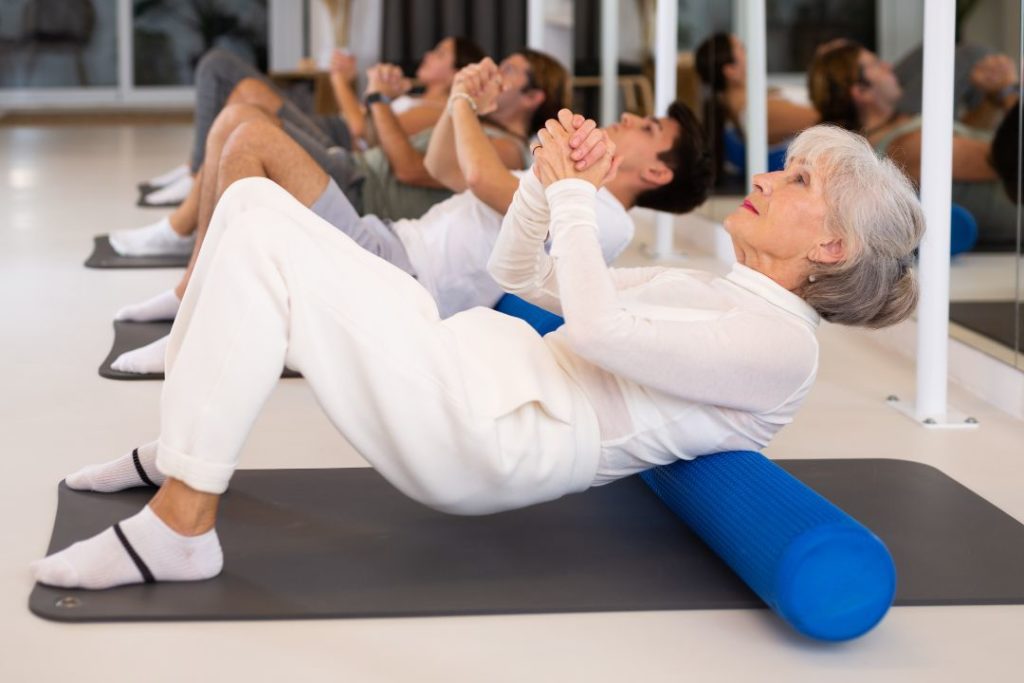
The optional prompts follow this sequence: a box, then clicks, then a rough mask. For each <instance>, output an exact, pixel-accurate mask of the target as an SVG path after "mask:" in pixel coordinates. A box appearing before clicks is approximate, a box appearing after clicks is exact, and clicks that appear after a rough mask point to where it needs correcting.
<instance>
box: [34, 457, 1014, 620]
mask: <svg viewBox="0 0 1024 683" xmlns="http://www.w3.org/2000/svg"><path fill="white" fill-rule="evenodd" d="M779 464H780V465H782V466H783V467H785V468H786V469H787V470H788V471H790V472H791V473H792V474H794V475H796V476H797V477H799V478H800V479H802V480H803V481H804V482H806V483H807V484H809V485H810V486H812V487H814V488H815V489H817V490H818V491H819V492H820V493H822V494H823V495H825V496H826V497H828V498H830V499H831V500H832V501H833V502H835V503H836V504H837V505H839V506H840V507H842V508H844V509H845V510H846V511H847V512H849V513H850V514H852V515H853V516H854V517H856V518H858V519H860V520H861V521H862V522H863V523H864V524H866V525H867V526H868V527H870V528H871V529H873V530H874V531H875V532H876V533H877V534H878V535H879V536H880V537H881V538H882V539H883V540H884V541H885V542H886V543H887V544H888V546H889V549H890V550H891V552H892V554H893V557H894V559H895V561H896V567H897V571H898V576H899V579H898V590H897V595H896V604H897V605H960V604H985V605H987V604H1020V603H1024V525H1021V524H1020V523H1018V522H1017V521H1015V520H1014V519H1013V518H1012V517H1010V516H1009V515H1007V514H1005V513H1004V512H1002V511H1001V510H999V509H998V508H996V507H995V506H993V505H992V504H990V503H988V502H987V501H985V500H984V499H982V498H980V497H979V496H977V495H975V494H974V493H972V492H971V491H970V490H968V489H967V488H965V487H963V486H961V485H960V484H958V483H957V482H955V481H953V480H952V479H950V478H949V477H947V476H946V475H944V474H942V473H941V472H939V471H938V470H936V469H934V468H932V467H929V466H926V465H920V464H916V463H911V462H906V461H900V460H788V461H781V462H780V463H779ZM151 495H152V493H151V491H149V490H144V489H135V490H133V491H128V492H123V493H118V494H112V495H104V494H97V493H81V492H76V491H72V490H70V489H68V488H67V487H65V486H64V485H63V484H61V486H60V493H59V504H58V509H57V520H56V523H55V525H54V533H53V538H52V539H51V541H50V550H49V552H54V551H56V550H60V549H62V548H64V547H66V546H67V545H69V544H71V543H72V542H74V541H77V540H80V539H83V538H86V537H88V536H90V535H92V534H95V533H97V532H99V531H100V530H102V529H103V528H105V527H107V526H109V525H110V524H112V523H114V522H115V521H117V520H119V519H122V518H124V517H128V516H130V515H132V514H134V513H135V512H137V511H138V510H139V509H140V508H141V507H142V506H143V505H144V504H145V502H146V501H147V500H148V499H149V497H150V496H151ZM218 529H219V534H220V538H221V542H222V544H223V546H224V556H225V568H224V572H223V573H222V574H221V575H220V576H218V577H217V578H215V579H212V580H210V581H202V582H197V583H167V584H151V585H148V586H147V585H138V586H126V587H121V588H116V589H113V590H109V591H100V592H95V591H84V590H67V589H58V588H50V587H46V586H41V585H37V586H36V587H35V589H34V590H33V591H32V595H31V597H30V598H29V608H30V609H31V610H32V612H34V613H35V614H37V615H39V616H41V617H44V618H46V619H54V620H60V621H163V620H190V621H194V620H230V619H303V618H338V617H397V616H426V615H469V614H515V613H538V612H595V611H622V610H669V609H717V608H752V607H763V606H764V605H763V603H761V602H760V600H759V599H758V598H757V597H756V596H755V595H754V594H753V593H752V592H751V591H750V590H749V589H748V588H747V587H746V585H745V584H743V583H742V582H741V581H740V580H739V579H738V578H737V577H736V575H735V574H733V573H732V571H731V570H729V569H728V568H727V567H726V566H725V565H724V564H723V563H722V561H721V560H719V559H718V557H717V556H715V555H714V554H713V553H712V552H711V551H710V550H708V549H707V548H706V547H705V546H704V545H703V543H701V542H700V541H699V540H698V539H697V538H696V537H695V536H694V535H693V534H692V533H691V532H690V531H689V530H688V528H687V527H686V526H684V525H683V523H682V522H681V521H679V519H678V518H677V517H675V516H674V515H673V514H672V513H671V512H670V511H669V510H668V508H666V507H664V506H663V505H662V504H661V503H660V502H659V500H658V499H657V498H656V497H655V496H654V494H653V493H652V492H651V491H650V490H649V489H648V488H647V487H646V486H645V485H644V484H643V483H642V482H641V481H640V480H639V478H637V477H632V478H629V479H625V480H622V481H618V482H615V483H614V484H610V485H608V486H603V487H600V488H596V489H591V490H589V491H587V492H585V493H582V494H578V495H573V496H567V497H565V498H563V499H561V500H557V501H554V502H551V503H545V504H543V505H538V506H535V507H532V508H526V509H523V510H515V511H511V512H505V513H501V514H497V515H490V516H486V517H457V516H450V515H445V514H442V513H439V512H434V511H433V510H430V509H428V508H426V507H423V506H421V505H419V504H417V503H414V502H412V501H411V500H409V499H408V498H406V497H404V496H403V495H402V494H400V493H398V492H397V491H396V490H395V489H394V488H392V487H391V486H390V485H389V484H388V483H387V482H385V481H384V479H383V478H381V477H380V475H378V474H377V473H376V472H375V471H374V470H371V469H365V468H358V469H323V470H321V469H311V470H248V471H246V470H242V471H239V472H238V473H237V474H236V475H235V478H234V480H233V481H232V483H231V490H230V491H229V492H228V493H227V495H225V496H224V499H223V501H222V504H221V516H220V520H219V525H218Z"/></svg>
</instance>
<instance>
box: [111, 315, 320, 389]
mask: <svg viewBox="0 0 1024 683" xmlns="http://www.w3.org/2000/svg"><path fill="white" fill-rule="evenodd" d="M173 324H174V323H173V321H170V320H161V321H157V322H148V323H136V322H129V321H126V320H115V321H114V343H113V345H112V346H111V347H110V353H108V354H107V357H106V358H104V359H103V363H101V364H100V377H106V378H107V379H125V380H143V379H163V378H164V373H162V372H144V373H134V372H121V371H120V370H115V369H114V368H112V367H110V364H111V363H113V362H114V361H115V360H117V357H118V356H120V355H121V354H122V353H124V352H125V351H134V350H135V349H138V348H141V347H143V346H145V345H146V344H149V343H151V342H155V341H156V340H157V339H160V338H161V337H166V336H167V335H168V334H170V333H171V325H173ZM301 376H302V375H300V374H299V373H297V372H295V371H294V370H289V369H288V368H285V369H284V371H283V372H282V373H281V377H284V378H293V377H301Z"/></svg>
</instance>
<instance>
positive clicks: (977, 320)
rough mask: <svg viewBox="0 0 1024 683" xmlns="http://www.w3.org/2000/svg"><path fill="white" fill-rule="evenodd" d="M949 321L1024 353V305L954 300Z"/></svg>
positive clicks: (1008, 302) (950, 305) (1005, 302)
mask: <svg viewBox="0 0 1024 683" xmlns="http://www.w3.org/2000/svg"><path fill="white" fill-rule="evenodd" d="M1014 308H1016V312H1015V311H1014ZM1015 313H1016V315H1015ZM949 319H950V320H951V321H953V322H955V323H957V324H959V325H963V326H964V327H966V328H967V329H969V330H974V331H975V332H977V333H978V334H983V335H985V336H986V337H988V338H989V339H994V340H996V341H997V342H999V343H1000V344H1002V345H1003V346H1005V347H1007V348H1009V349H1012V348H1014V347H1016V349H1017V350H1018V351H1021V352H1024V304H1018V303H1016V302H1014V301H954V302H951V303H950V304H949ZM1015 328H1016V331H1015Z"/></svg>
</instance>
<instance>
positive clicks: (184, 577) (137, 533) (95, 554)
mask: <svg viewBox="0 0 1024 683" xmlns="http://www.w3.org/2000/svg"><path fill="white" fill-rule="evenodd" d="M118 529H120V534H119V533H118ZM223 566H224V555H223V553H222V551H221V548H220V540H218V538H217V532H216V531H215V530H214V529H210V530H209V531H207V532H206V533H205V534H202V535H200V536H182V535H181V534H179V533H177V532H176V531H174V530H173V529H171V528H170V527H169V526H167V525H166V524H165V523H164V522H163V521H162V520H161V519H160V518H159V517H157V516H156V514H155V513H154V512H153V511H152V510H151V509H150V507H149V506H148V505H147V506H146V507H144V508H142V512H140V513H139V514H137V515H135V516H134V517H129V518H128V519H126V520H124V521H122V522H120V523H119V524H116V525H114V526H113V527H110V528H108V529H107V530H106V531H102V532H100V533H99V534H97V535H96V536H93V537H92V538H89V539H86V540H84V541H79V542H78V543H75V544H74V545H72V546H70V547H68V548H66V549H65V550H62V551H60V552H59V553H54V554H53V555H50V556H49V557H46V558H43V559H42V560H37V561H35V562H33V563H32V572H33V573H34V574H35V578H36V581H39V582H40V583H45V584H47V585H50V586H60V587H62V588H92V589H102V588H111V587H113V586H122V585H124V584H129V583H143V582H150V581H201V580H203V579H209V578H212V577H214V576H216V575H217V574H219V573H220V570H221V568H222V567H223Z"/></svg>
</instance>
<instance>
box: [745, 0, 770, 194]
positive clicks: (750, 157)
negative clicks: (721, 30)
mask: <svg viewBox="0 0 1024 683" xmlns="http://www.w3.org/2000/svg"><path fill="white" fill-rule="evenodd" d="M742 5H743V9H744V16H743V19H742V20H741V23H742V25H743V26H744V29H745V30H744V32H745V33H746V36H747V38H746V40H747V111H746V113H745V115H744V117H745V120H744V123H743V127H744V133H745V137H746V146H747V188H748V189H749V188H751V187H753V177H754V176H755V175H757V174H759V173H764V172H765V171H767V170H768V109H767V91H768V83H767V73H768V62H767V56H766V44H767V41H766V39H765V35H766V28H767V27H766V16H765V0H747V2H745V3H742Z"/></svg>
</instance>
